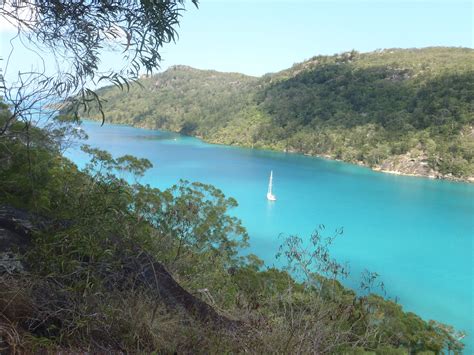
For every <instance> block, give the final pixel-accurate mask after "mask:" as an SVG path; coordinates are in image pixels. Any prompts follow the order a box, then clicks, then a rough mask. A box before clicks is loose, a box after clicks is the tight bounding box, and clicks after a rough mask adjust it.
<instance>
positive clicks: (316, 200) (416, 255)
mask: <svg viewBox="0 0 474 355" xmlns="http://www.w3.org/2000/svg"><path fill="white" fill-rule="evenodd" d="M83 127H84V129H85V130H86V131H87V133H88V134H89V141H88V142H87V144H90V145H92V146H96V147H99V148H102V149H105V150H108V151H109V152H111V153H112V154H113V155H114V156H119V155H123V154H132V155H135V156H137V157H143V158H148V159H149V160H150V161H151V162H152V163H153V165H154V167H153V168H152V169H151V170H150V171H148V172H147V174H146V176H145V177H144V178H143V180H142V182H144V183H149V184H150V185H152V186H155V187H160V188H166V187H169V186H171V185H173V184H174V183H176V182H177V181H178V180H179V179H187V180H191V181H200V182H204V183H210V184H213V185H215V186H217V187H218V188H220V189H222V190H223V191H224V192H225V194H226V195H227V196H232V197H234V198H236V199H237V201H238V202H239V207H238V208H237V209H236V210H235V214H236V215H237V216H238V217H240V218H241V219H242V221H243V224H244V226H245V227H246V228H247V230H248V232H249V235H250V251H251V252H253V253H255V254H257V255H258V256H259V257H261V258H263V259H264V260H265V261H266V263H267V265H272V264H274V263H276V261H275V258H274V256H275V254H276V252H277V249H278V246H279V245H280V243H281V239H279V238H278V236H279V234H281V233H285V234H298V235H300V236H302V237H306V238H307V237H308V236H309V235H310V233H311V232H312V231H313V230H314V229H315V228H316V227H317V226H318V225H319V224H324V225H325V226H326V230H327V231H328V234H330V233H331V232H332V231H333V230H335V229H336V228H339V227H344V235H343V236H342V237H341V238H340V239H339V240H338V241H337V242H336V244H335V245H334V248H333V255H334V256H335V257H337V259H338V260H340V261H341V262H345V261H347V262H349V263H350V268H351V271H352V275H353V276H352V277H351V278H350V279H349V280H347V282H346V284H347V285H348V286H351V287H355V286H356V285H357V284H358V281H357V280H359V274H360V272H361V271H362V270H364V269H369V270H371V271H377V272H378V273H379V274H380V275H381V278H382V280H383V282H384V283H385V287H386V291H387V293H388V295H389V296H390V297H392V298H395V297H396V298H397V299H398V301H399V302H400V303H401V304H402V305H403V306H404V308H405V309H406V310H409V311H413V312H416V313H417V314H419V315H421V316H423V317H424V318H426V319H436V320H439V321H441V322H445V323H448V324H451V325H454V326H455V327H456V328H457V329H463V330H466V331H467V332H468V333H469V334H471V335H472V334H474V325H473V318H474V307H473V294H474V283H473V275H474V264H473V254H474V245H473V239H474V219H473V216H474V185H469V184H463V183H454V182H448V181H439V180H430V179H424V178H415V177H405V176H397V175H389V174H384V173H377V172H373V171H371V170H370V169H367V168H363V167H359V166H355V165H350V164H345V163H341V162H335V161H329V160H324V159H319V158H311V157H305V156H301V155H294V154H285V153H278V152H271V151H263V150H253V149H244V148H236V147H229V146H217V145H210V144H206V143H203V142H202V141H200V140H198V139H195V138H190V137H183V136H180V135H178V134H174V133H169V132H160V131H150V130H144V129H139V128H133V127H127V126H119V125H110V124H107V125H104V126H103V127H100V125H99V124H98V123H94V122H85V124H84V126H83ZM67 156H69V157H70V158H72V159H73V160H74V161H75V162H76V163H77V164H78V165H80V166H81V165H83V164H84V162H85V156H84V155H83V154H81V153H80V152H78V150H77V149H73V150H70V151H69V152H68V153H67ZM270 170H273V173H274V193H275V195H276V196H277V199H278V200H277V201H276V202H269V201H267V200H266V198H265V195H266V190H267V184H268V177H269V173H270ZM472 338H473V337H472V336H469V337H468V338H467V341H466V342H467V344H468V347H467V348H466V351H465V353H466V354H470V353H472V352H473V351H474V347H473V346H472V344H473V341H472Z"/></svg>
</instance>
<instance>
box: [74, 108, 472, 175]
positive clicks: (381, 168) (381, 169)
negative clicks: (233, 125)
mask: <svg viewBox="0 0 474 355" xmlns="http://www.w3.org/2000/svg"><path fill="white" fill-rule="evenodd" d="M81 119H82V120H90V121H95V122H98V121H99V120H98V119H94V118H90V117H89V118H87V119H86V118H81ZM108 123H112V124H117V125H122V126H130V127H135V128H142V129H148V130H151V131H165V132H173V133H179V134H182V133H180V132H179V131H177V130H170V129H164V128H150V127H147V126H141V125H133V124H127V123H118V122H108ZM188 136H189V137H194V138H197V139H200V140H202V141H204V142H206V143H209V144H216V145H228V146H232V147H241V148H249V149H263V150H271V151H275V152H281V153H289V154H300V155H304V156H309V157H316V158H322V159H327V160H333V161H339V162H343V163H346V164H354V165H359V166H363V167H366V168H369V169H370V170H372V171H374V172H378V173H385V174H391V175H400V176H411V177H418V178H425V179H431V180H445V181H451V182H459V183H467V184H474V176H469V177H466V178H460V177H457V176H453V175H452V174H442V173H440V172H438V171H435V170H433V169H429V170H428V169H427V166H426V163H424V162H421V161H416V160H415V159H413V158H411V157H410V155H409V153H407V154H406V156H407V158H408V159H409V160H410V162H411V163H414V164H411V166H410V169H400V168H394V167H391V166H390V165H393V164H391V162H390V161H389V160H388V159H387V161H386V162H383V163H381V164H378V165H376V166H369V165H368V164H366V163H364V162H363V161H347V160H342V159H338V158H335V157H333V156H332V155H330V154H311V153H305V152H298V151H295V150H287V149H277V148H272V147H268V146H262V147H254V146H250V145H242V144H235V143H223V142H218V141H215V140H212V139H206V138H205V137H203V136H200V135H197V134H195V135H188ZM417 168H425V169H426V171H425V172H420V171H419V169H417ZM416 170H418V171H416Z"/></svg>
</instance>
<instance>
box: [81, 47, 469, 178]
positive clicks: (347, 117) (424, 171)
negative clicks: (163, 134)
mask: <svg viewBox="0 0 474 355" xmlns="http://www.w3.org/2000/svg"><path fill="white" fill-rule="evenodd" d="M139 84H140V85H132V86H131V88H130V91H129V92H123V91H121V90H119V89H117V88H114V87H105V88H103V89H100V90H99V91H98V94H99V96H100V97H101V98H103V99H104V100H105V102H104V105H103V109H104V112H105V114H106V117H107V119H108V120H110V121H112V122H118V123H125V124H131V125H135V126H139V127H147V128H154V129H167V130H173V131H178V132H182V133H185V134H189V135H195V136H198V137H203V138H204V139H206V140H208V141H210V142H214V143H224V144H236V145H243V146H250V147H256V148H270V149H278V150H284V151H288V152H299V153H305V154H311V155H322V156H327V157H331V158H336V159H341V160H344V161H348V162H356V163H360V164H364V165H368V166H371V167H374V168H377V169H382V170H400V171H401V172H406V173H414V174H420V175H432V176H440V177H456V178H462V179H469V178H473V177H474V128H473V125H474V106H473V97H474V50H472V49H467V48H443V47H439V48H437V47H434V48H424V49H385V50H379V51H375V52H371V53H358V52H356V51H352V52H347V53H342V54H337V55H333V56H316V57H313V58H311V59H309V60H307V61H305V62H302V63H299V64H295V65H294V66H293V67H291V68H289V69H287V70H283V71H281V72H278V73H274V74H267V75H264V76H263V77H260V78H256V77H249V76H245V75H242V74H237V73H219V72H215V71H209V70H206V71H204V70H198V69H193V68H190V67H185V66H175V67H172V68H170V69H168V70H167V71H165V72H164V73H161V74H157V75H154V76H151V77H142V78H141V79H140V80H139ZM84 116H86V117H92V118H99V117H100V116H99V115H98V114H97V112H96V111H94V110H92V111H90V112H88V113H85V114H84Z"/></svg>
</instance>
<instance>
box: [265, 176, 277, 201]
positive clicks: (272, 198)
mask: <svg viewBox="0 0 474 355" xmlns="http://www.w3.org/2000/svg"><path fill="white" fill-rule="evenodd" d="M272 187H273V170H272V171H270V182H269V183H268V192H267V200H268V201H276V196H275V195H274V194H273V193H272Z"/></svg>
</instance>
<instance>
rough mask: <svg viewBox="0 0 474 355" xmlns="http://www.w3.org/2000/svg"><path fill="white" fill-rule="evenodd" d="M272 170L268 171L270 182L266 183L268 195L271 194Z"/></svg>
mask: <svg viewBox="0 0 474 355" xmlns="http://www.w3.org/2000/svg"><path fill="white" fill-rule="evenodd" d="M272 182H273V170H272V171H270V182H269V183H268V193H269V194H270V195H271V194H272Z"/></svg>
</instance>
